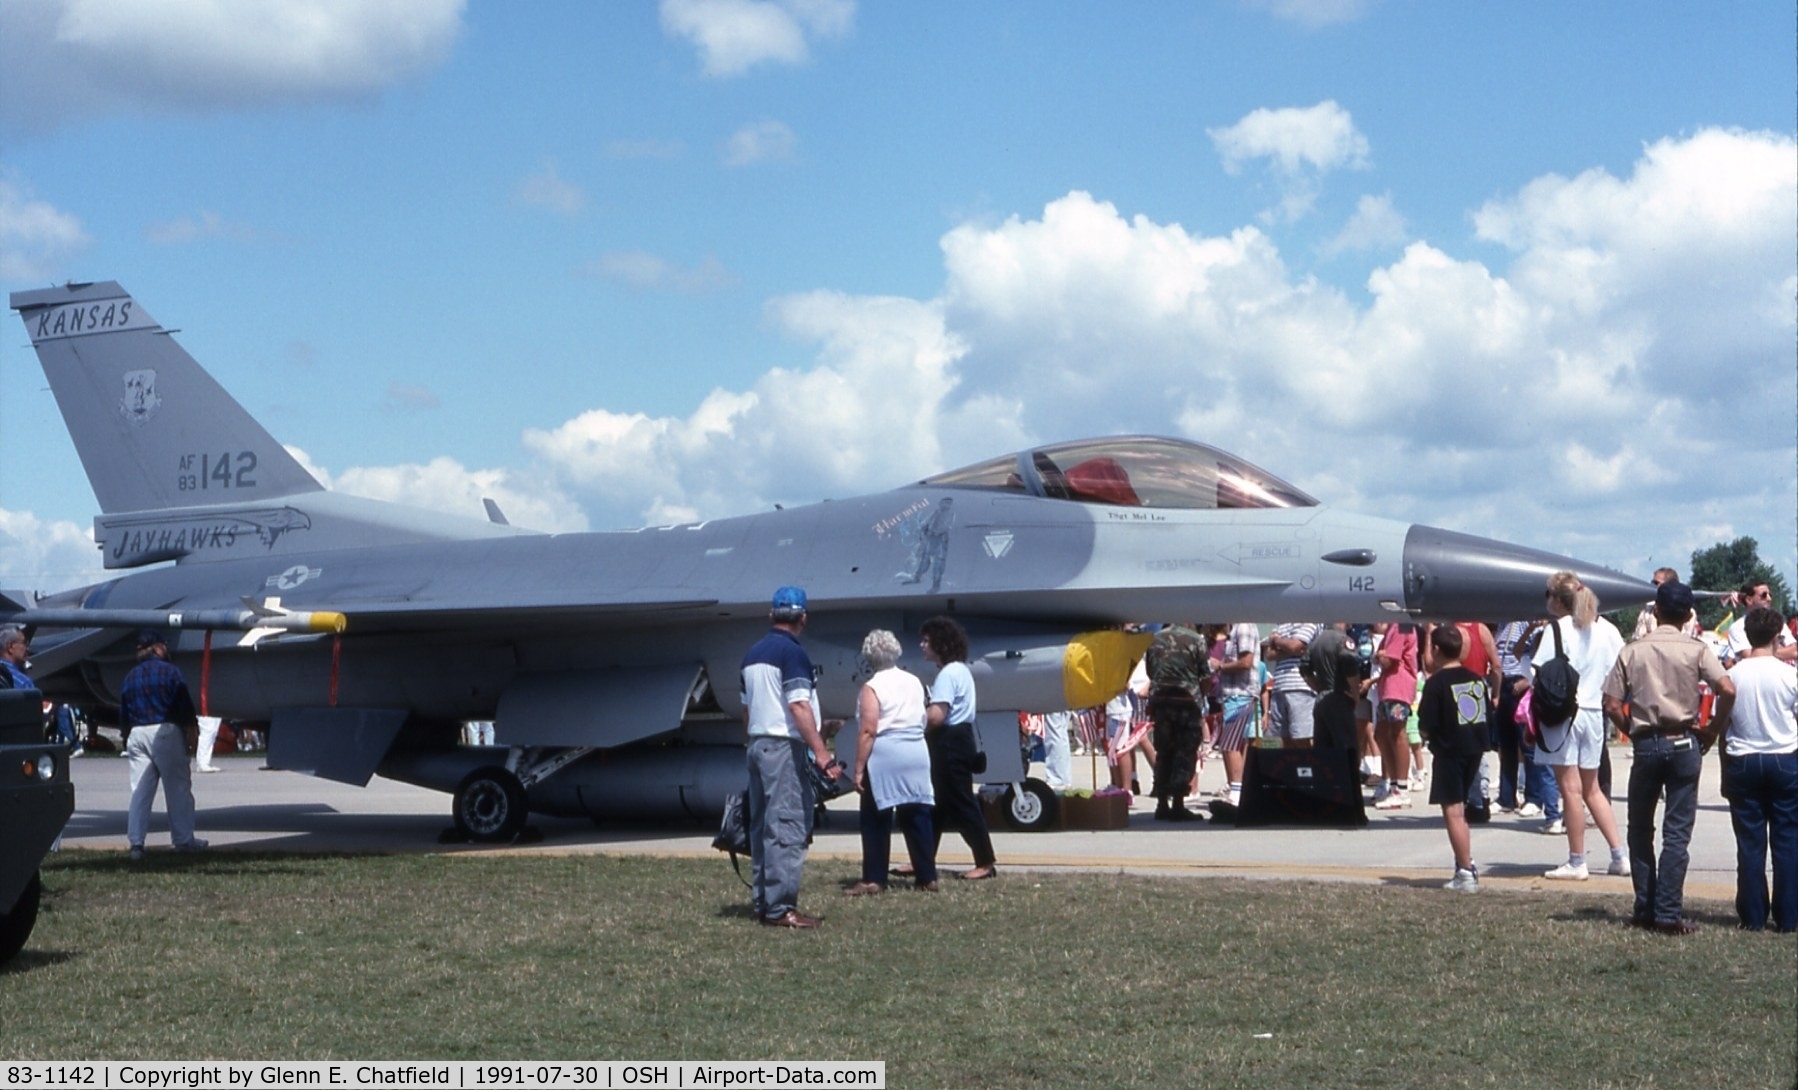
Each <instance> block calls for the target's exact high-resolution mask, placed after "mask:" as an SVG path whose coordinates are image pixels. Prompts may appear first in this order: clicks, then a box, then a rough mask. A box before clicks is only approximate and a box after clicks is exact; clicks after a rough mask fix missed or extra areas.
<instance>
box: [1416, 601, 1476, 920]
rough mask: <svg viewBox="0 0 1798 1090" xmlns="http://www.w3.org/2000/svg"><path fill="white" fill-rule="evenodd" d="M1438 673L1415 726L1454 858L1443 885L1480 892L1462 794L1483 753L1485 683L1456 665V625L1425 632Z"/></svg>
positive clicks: (1458, 640) (1459, 638)
mask: <svg viewBox="0 0 1798 1090" xmlns="http://www.w3.org/2000/svg"><path fill="white" fill-rule="evenodd" d="M1430 643H1431V646H1433V647H1434V648H1435V651H1436V659H1437V662H1438V663H1440V664H1441V665H1440V668H1439V669H1438V670H1437V671H1436V672H1435V673H1433V674H1431V675H1430V679H1429V680H1428V681H1426V682H1424V686H1423V694H1422V696H1420V697H1419V698H1418V701H1417V725H1418V728H1419V729H1420V730H1421V731H1422V732H1423V738H1424V741H1426V742H1428V743H1429V745H1430V753H1431V754H1432V756H1433V758H1434V759H1433V760H1432V761H1431V764H1430V801H1431V802H1432V803H1434V804H1436V805H1438V806H1441V807H1442V823H1443V824H1444V825H1445V826H1447V828H1448V845H1449V847H1450V848H1452V849H1454V853H1455V877H1454V880H1453V881H1451V882H1449V883H1447V884H1446V885H1445V886H1443V888H1444V889H1452V890H1456V891H1458V892H1462V893H1472V892H1474V891H1476V890H1478V889H1479V888H1480V872H1479V867H1478V866H1477V865H1475V863H1474V861H1473V835H1472V834H1471V833H1470V832H1469V831H1468V828H1467V789H1468V787H1469V785H1471V784H1472V783H1473V781H1474V778H1475V777H1476V776H1478V775H1479V769H1480V757H1481V755H1482V754H1483V753H1484V752H1485V750H1486V712H1487V706H1488V701H1487V698H1486V679H1485V678H1482V677H1480V676H1479V675H1478V674H1476V673H1474V672H1473V671H1472V670H1469V669H1468V668H1467V667H1465V666H1463V665H1461V651H1462V648H1463V638H1462V636H1461V629H1460V628H1459V627H1457V626H1456V625H1438V626H1436V630H1435V631H1434V632H1432V633H1430Z"/></svg>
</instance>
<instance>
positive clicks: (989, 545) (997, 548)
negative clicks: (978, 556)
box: [981, 530, 1012, 560]
mask: <svg viewBox="0 0 1798 1090" xmlns="http://www.w3.org/2000/svg"><path fill="white" fill-rule="evenodd" d="M1011 541H1012V537H1011V531H1010V530H993V531H990V532H989V533H988V534H987V535H986V537H985V538H984V539H983V540H982V541H981V545H982V547H984V548H985V549H986V555H988V556H990V557H992V558H993V559H994V560H998V559H999V558H1000V557H1002V556H1004V555H1005V554H1006V553H1008V552H1011Z"/></svg>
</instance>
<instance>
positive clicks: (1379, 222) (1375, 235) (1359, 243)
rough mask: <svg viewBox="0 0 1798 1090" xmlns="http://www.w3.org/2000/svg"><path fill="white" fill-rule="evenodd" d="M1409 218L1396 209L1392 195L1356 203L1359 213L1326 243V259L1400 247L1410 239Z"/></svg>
mask: <svg viewBox="0 0 1798 1090" xmlns="http://www.w3.org/2000/svg"><path fill="white" fill-rule="evenodd" d="M1409 235H1410V232H1409V229H1408V228H1407V227H1406V226H1405V217H1404V216H1401V215H1400V214H1399V212H1398V209H1396V208H1394V207H1393V206H1392V194H1390V193H1388V194H1385V195H1384V196H1379V197H1374V196H1363V197H1362V198H1361V199H1360V200H1359V201H1357V202H1355V214H1354V215H1353V216H1350V217H1349V221H1348V223H1346V224H1344V225H1343V228H1342V230H1340V231H1338V232H1337V233H1336V234H1335V235H1334V236H1332V237H1331V238H1330V239H1328V240H1327V241H1325V242H1324V244H1323V245H1322V246H1321V247H1319V251H1320V252H1321V253H1322V254H1323V255H1324V256H1325V257H1331V256H1334V255H1336V254H1341V253H1349V252H1358V251H1363V250H1379V249H1384V248H1386V247H1389V246H1398V245H1401V244H1402V243H1404V242H1405V240H1406V239H1407V238H1408V237H1409Z"/></svg>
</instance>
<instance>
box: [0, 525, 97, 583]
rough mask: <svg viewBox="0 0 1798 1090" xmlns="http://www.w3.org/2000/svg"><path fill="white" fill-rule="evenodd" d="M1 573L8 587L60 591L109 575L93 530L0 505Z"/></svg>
mask: <svg viewBox="0 0 1798 1090" xmlns="http://www.w3.org/2000/svg"><path fill="white" fill-rule="evenodd" d="M0 572H4V573H6V587H7V589H9V590H35V591H45V592H49V591H57V590H67V589H68V588H70V587H79V586H85V585H87V584H89V583H98V582H99V581H101V580H102V579H105V578H106V570H105V565H104V564H103V563H102V561H101V557H100V550H99V549H98V548H96V547H95V545H94V535H93V532H92V531H91V530H90V529H89V528H88V527H86V526H77V525H76V524H75V523H72V522H62V521H53V520H49V519H41V518H39V517H38V516H36V515H34V514H32V513H31V512H29V511H8V510H7V509H5V508H4V507H0Z"/></svg>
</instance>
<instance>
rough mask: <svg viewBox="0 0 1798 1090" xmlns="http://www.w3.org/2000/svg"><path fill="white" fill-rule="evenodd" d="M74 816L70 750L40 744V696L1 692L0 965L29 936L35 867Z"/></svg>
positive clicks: (38, 887) (36, 889)
mask: <svg viewBox="0 0 1798 1090" xmlns="http://www.w3.org/2000/svg"><path fill="white" fill-rule="evenodd" d="M74 812H75V785H74V784H72V783H70V782H69V747H67V746H64V745H52V744H49V743H46V742H45V741H44V715H43V694H42V693H40V692H38V691H37V690H36V689H5V690H0V964H4V963H6V962H8V961H10V960H12V956H13V955H14V954H16V953H18V952H19V951H20V950H21V949H23V948H24V946H25V940H26V939H28V938H30V937H31V928H32V926H33V925H35V924H36V923H37V905H38V898H39V896H40V895H41V893H42V891H43V884H42V882H41V881H40V880H39V879H38V873H37V869H38V864H40V863H42V862H43V861H44V855H45V853H46V852H48V851H49V850H50V845H52V844H54V843H55V842H56V837H57V835H58V834H60V833H61V832H62V827H63V825H64V824H65V823H67V821H68V820H69V815H70V814H73V813H74Z"/></svg>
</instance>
